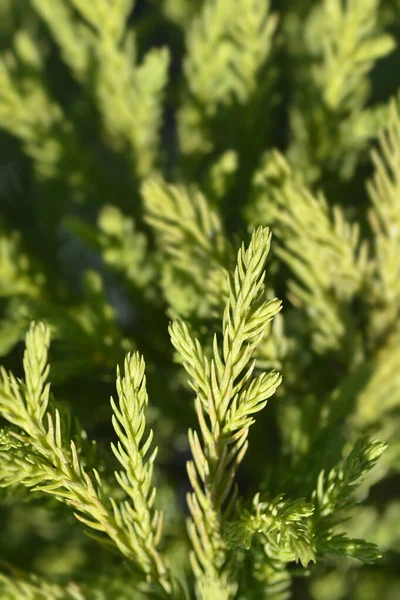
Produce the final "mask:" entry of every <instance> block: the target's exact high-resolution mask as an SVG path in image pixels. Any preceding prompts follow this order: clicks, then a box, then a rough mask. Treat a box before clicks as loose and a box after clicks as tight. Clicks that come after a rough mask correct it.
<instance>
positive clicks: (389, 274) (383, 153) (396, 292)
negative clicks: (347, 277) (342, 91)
mask: <svg viewBox="0 0 400 600" xmlns="http://www.w3.org/2000/svg"><path fill="white" fill-rule="evenodd" d="M372 161H373V164H374V167H375V173H374V177H373V179H372V180H371V181H370V182H369V184H368V192H369V195H370V197H371V200H372V204H373V207H372V210H371V211H370V221H371V224H372V228H373V232H374V234H375V264H374V267H375V268H374V274H375V281H374V287H373V296H374V300H375V302H376V305H377V308H378V314H377V315H376V317H375V319H376V323H375V324H374V325H375V327H376V328H377V329H378V332H379V331H381V332H382V330H383V331H385V330H387V329H388V328H390V327H392V326H393V325H394V324H395V322H396V319H397V316H398V308H397V307H398V304H399V300H400V116H399V111H398V108H397V106H396V104H395V102H392V104H391V107H390V116H389V119H388V123H387V126H386V127H385V129H384V130H383V131H382V132H381V134H380V137H379V149H378V150H374V151H373V153H372Z"/></svg>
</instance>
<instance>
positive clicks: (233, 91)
mask: <svg viewBox="0 0 400 600" xmlns="http://www.w3.org/2000/svg"><path fill="white" fill-rule="evenodd" d="M399 42H400V2H399V1H398V0H381V1H379V0H347V1H343V2H342V1H340V0H284V1H283V0H281V1H278V0H276V2H271V3H269V2H268V1H267V0H263V1H261V0H254V1H251V0H236V1H235V2H234V3H232V2H229V0H225V1H224V0H218V1H217V0H137V2H136V3H134V2H132V0H114V1H113V2H112V1H111V0H110V1H108V0H96V1H93V2H88V1H87V0H0V50H1V54H0V311H1V313H0V355H1V361H2V363H3V364H4V365H6V367H7V368H11V369H12V370H13V371H14V372H15V373H20V372H21V364H22V361H21V358H22V351H23V344H22V340H23V336H24V333H25V331H26V329H27V326H28V323H29V322H30V320H32V319H45V320H46V321H47V322H48V323H49V324H50V326H51V328H52V332H53V339H54V340H55V341H54V343H53V345H52V351H51V353H52V354H51V359H52V371H51V381H52V385H53V391H54V394H55V396H56V397H57V399H58V402H59V403H61V404H62V405H64V406H65V409H66V410H67V409H69V410H71V412H72V414H73V415H74V416H76V417H77V418H78V419H79V421H80V422H81V423H82V425H83V427H84V429H85V430H86V432H87V436H88V438H89V439H96V440H97V441H98V447H99V450H98V451H99V453H100V455H101V456H103V455H104V457H103V460H104V462H105V463H107V461H111V463H112V459H111V458H110V456H108V454H107V452H105V451H104V448H105V447H107V446H108V445H109V442H110V440H112V439H113V433H112V431H111V426H110V406H109V397H110V395H111V393H113V390H114V385H115V384H114V381H115V367H116V365H117V363H121V361H122V359H123V356H124V354H125V352H126V351H128V350H131V349H135V348H137V349H139V350H140V351H141V352H142V353H143V354H144V356H145V358H146V363H147V370H148V387H149V396H150V404H151V406H152V409H151V410H152V412H151V413H150V422H151V425H152V426H154V428H155V430H156V436H157V443H158V444H159V446H160V462H159V465H160V469H159V472H158V473H157V478H158V480H159V481H158V486H159V489H160V490H161V492H160V493H159V496H158V501H159V503H160V504H162V506H163V508H164V510H166V512H167V525H166V535H167V539H168V532H173V531H176V530H182V531H183V529H184V523H183V518H182V517H177V515H178V514H181V515H182V514H183V512H184V511H185V508H183V509H182V507H184V505H185V501H184V496H185V493H186V492H187V485H188V484H187V483H186V474H185V462H186V459H187V457H188V448H187V442H186V435H185V434H186V431H187V428H188V427H189V425H190V424H191V422H192V419H193V415H194V411H193V408H192V400H191V397H190V391H189V389H188V386H187V384H186V380H185V377H184V375H183V373H182V371H181V370H180V368H179V365H176V364H174V356H173V352H172V347H171V345H170V343H169V338H168V333H167V325H168V321H169V319H170V318H173V317H175V316H181V317H184V318H185V319H186V320H188V321H190V322H191V325H192V327H193V329H194V330H195V331H196V333H197V335H198V336H199V337H200V339H202V340H205V339H207V337H208V336H207V334H208V333H209V332H210V331H215V330H216V328H217V327H218V326H219V325H218V321H217V317H218V316H219V315H220V312H221V310H220V309H221V306H223V304H224V299H225V297H226V289H225V288H226V283H225V281H226V280H225V274H226V271H227V270H228V269H231V268H232V266H233V265H234V258H235V254H236V251H237V248H238V247H239V245H240V243H241V241H242V240H248V239H249V235H250V232H251V231H252V230H253V229H254V228H255V227H256V226H258V225H270V226H271V228H272V231H273V235H274V238H273V240H274V241H273V246H272V248H273V258H272V260H271V261H270V266H269V271H268V285H269V287H270V289H271V294H272V293H273V291H274V293H276V294H277V295H278V297H280V298H283V300H284V311H283V316H278V317H277V319H276V320H275V321H274V325H273V327H272V330H271V331H270V335H269V336H268V337H267V338H266V340H265V342H264V344H263V347H262V350H261V351H260V352H259V354H258V356H257V367H258V368H270V367H275V368H278V369H279V370H281V372H282V373H283V376H284V384H283V386H282V390H281V391H280V392H279V395H278V398H277V399H276V400H274V401H273V402H271V403H270V405H269V407H268V411H265V414H264V413H262V415H261V416H260V418H259V419H258V420H257V422H256V425H255V426H254V431H253V432H252V434H251V443H250V449H249V456H248V459H247V462H246V467H244V468H242V471H241V472H240V473H239V477H240V480H241V486H242V489H243V490H244V491H245V492H251V491H253V490H254V485H255V483H256V482H257V481H259V478H261V479H262V481H263V482H264V485H265V488H268V489H271V490H276V492H277V493H278V492H279V493H280V492H282V491H286V492H287V493H289V492H291V491H295V493H298V494H300V495H301V494H304V493H306V492H304V491H303V489H306V487H307V485H308V484H309V482H310V481H311V479H312V477H313V474H315V473H318V472H319V471H320V469H321V468H324V469H326V470H329V469H330V468H331V467H332V466H333V465H335V464H336V462H337V460H338V458H339V457H340V456H341V454H342V452H343V451H346V449H347V448H348V447H349V444H350V443H351V442H352V441H353V440H354V439H355V437H356V436H357V435H359V434H360V433H367V434H371V435H374V436H376V437H378V438H379V439H383V440H385V441H387V442H388V443H389V450H388V451H387V452H386V453H385V455H384V457H383V459H382V460H381V462H380V464H379V465H378V466H377V467H376V468H375V470H374V471H373V475H372V476H371V478H369V479H368V480H367V482H366V483H365V484H364V486H363V487H362V489H361V491H360V493H359V497H360V499H363V500H364V503H363V505H362V507H360V508H358V509H357V510H356V513H355V517H354V518H353V519H352V521H351V522H350V525H349V527H350V528H351V532H352V535H353V536H354V537H356V538H363V537H366V539H368V540H369V541H372V542H375V543H377V544H378V545H379V546H380V548H381V551H382V552H383V558H382V559H381V560H380V561H379V562H378V563H377V564H376V565H374V566H367V567H363V569H359V567H358V565H357V564H355V561H354V564H353V562H352V563H351V564H350V565H349V564H348V563H346V564H342V563H341V562H340V561H337V560H336V561H335V560H332V561H331V562H327V563H326V565H325V566H323V567H321V566H318V568H315V569H311V572H310V574H308V575H309V576H307V577H301V578H297V579H296V578H295V579H294V584H293V589H292V597H293V598H295V599H296V598H298V599H301V600H307V599H310V600H311V599H312V600H314V599H315V600H325V599H326V600H328V599H329V600H350V599H352V600H354V599H357V600H358V599H360V600H361V599H362V600H368V599H369V598H370V599H371V600H372V599H375V598H377V597H378V595H379V597H380V598H381V599H382V600H392V599H395V598H396V599H397V598H398V597H400V577H399V574H398V561H399V553H400V500H399V489H400V478H399V469H400V436H399V433H398V432H399V426H400V414H399V406H400V342H399V339H400V330H399V325H398V316H399V309H400V288H399V281H400V233H399V232H400V125H399V122H400V121H399V117H398V105H399V96H398V89H399V87H400V46H399ZM385 128H386V133H385V134H380V133H379V132H380V131H382V129H385ZM379 135H381V137H380V142H379V141H378V138H379ZM373 148H374V153H373V156H372V158H371V149H373ZM367 181H369V182H370V183H369V184H368V185H366V182H367ZM1 499H2V502H1V514H0V519H1V521H2V523H3V525H2V527H1V530H0V560H1V568H2V570H3V571H4V572H6V573H13V574H18V573H19V572H27V573H29V572H34V573H36V574H38V576H43V577H49V578H50V579H51V580H52V581H54V582H58V583H59V584H60V585H64V584H66V582H69V581H73V580H74V579H75V578H79V579H82V575H83V574H84V576H85V578H86V580H87V581H88V582H91V581H92V580H93V579H95V580H96V581H95V585H94V588H96V586H97V588H98V590H99V591H98V595H95V592H93V596H90V595H88V596H85V595H84V596H82V597H90V598H91V597H93V598H102V597H105V598H116V599H117V598H121V599H123V598H133V597H139V596H138V595H135V596H133V595H132V592H130V594H131V595H125V594H126V589H127V587H128V586H130V588H131V589H132V585H133V586H134V584H132V581H134V574H131V573H130V572H129V571H127V570H126V569H125V568H124V567H123V566H122V565H121V562H120V559H119V558H118V557H113V555H111V554H109V553H108V552H107V551H106V550H99V549H98V547H97V545H96V546H94V542H93V541H92V540H91V539H90V538H88V537H86V536H84V535H83V534H82V532H81V530H80V527H79V526H78V524H77V523H75V522H74V519H73V517H72V516H71V515H69V513H68V511H67V510H66V509H65V508H63V507H60V506H58V505H55V503H53V502H50V501H49V502H48V504H47V505H43V503H42V502H40V503H39V502H38V499H37V498H36V496H35V494H34V493H30V494H28V493H22V492H21V494H20V495H15V493H14V494H13V495H11V496H10V495H9V494H8V493H6V492H1ZM177 507H179V508H180V512H179V511H178V509H177ZM94 548H96V550H94ZM168 551H169V553H170V556H171V558H172V560H174V563H175V564H177V565H180V568H181V569H182V570H185V569H186V568H187V557H186V546H185V544H184V543H182V544H172V543H171V544H170V548H169V549H168ZM103 569H104V572H107V573H110V577H108V580H107V582H102V581H101V579H99V578H98V573H99V572H101V571H102V570H103ZM0 585H1V580H0ZM55 585H56V584H55ZM107 586H109V588H107ZM94 588H93V589H94ZM4 589H5V588H4ZM21 589H22V588H21ZM71 589H72V588H71ZM91 589H92V588H91ZM6 593H9V594H10V597H15V596H12V595H11V592H7V590H5V591H4V596H3V597H4V598H6V597H7V596H6ZM20 593H21V594H22V595H21V596H20V597H21V598H22V597H25V596H24V595H23V594H24V593H25V594H27V592H26V591H25V592H24V591H21V592H20ZM72 593H74V594H75V596H72V595H71V597H75V598H79V597H81V596H79V594H80V593H82V594H84V593H85V590H84V587H83V588H82V589H80V588H79V586H77V587H76V589H75V590H74V589H72V592H71V594H72ZM90 593H92V592H90ZM96 593H97V592H96ZM101 593H103V594H105V595H104V596H101ZM49 594H50V595H49V597H54V598H57V597H64V596H57V594H58V592H57V590H56V588H54V590H53V591H50V592H49ZM51 594H53V595H51ZM88 594H89V592H88ZM26 597H27V598H28V597H30V596H28V595H26ZM32 597H33V596H32ZM38 597H42V596H38ZM44 597H47V596H44ZM68 597H69V596H68ZM267 597H276V598H278V597H281V596H278V595H277V596H272V595H271V596H267ZM282 597H284V596H282Z"/></svg>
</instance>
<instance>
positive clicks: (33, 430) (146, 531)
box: [0, 323, 171, 593]
mask: <svg viewBox="0 0 400 600" xmlns="http://www.w3.org/2000/svg"><path fill="white" fill-rule="evenodd" d="M49 343H50V331H49V329H48V328H47V327H46V326H45V325H44V324H43V323H38V324H32V325H31V327H30V329H29V332H28V334H27V336H26V350H25V354H24V370H25V381H20V380H17V379H16V378H15V377H14V375H13V374H12V373H7V372H6V371H5V370H4V369H3V368H2V369H1V380H0V414H1V416H2V417H3V418H5V419H6V420H7V421H8V422H9V423H10V424H12V425H13V426H14V427H16V428H18V429H19V430H20V433H19V432H16V431H14V430H11V431H9V432H7V433H6V434H5V435H3V438H4V439H2V440H1V447H0V486H1V487H6V486H10V485H16V484H22V485H25V486H27V487H28V488H32V489H33V490H36V491H39V490H41V491H43V492H45V493H47V494H51V495H53V496H54V497H55V498H57V499H58V500H60V501H62V502H65V503H66V504H68V505H69V506H72V507H73V508H74V509H75V511H76V513H75V516H76V518H77V519H78V520H80V521H82V522H83V523H85V524H86V525H88V526H89V527H91V528H92V529H95V530H96V531H99V532H101V533H103V534H106V535H107V536H108V537H109V538H110V539H111V540H112V542H113V543H114V544H115V546H117V548H118V549H119V550H120V552H121V553H122V554H123V555H124V556H126V557H127V558H128V559H129V560H132V561H133V562H134V563H135V564H136V565H137V566H138V567H139V569H140V570H141V571H142V573H143V575H144V576H145V578H146V580H147V581H148V582H149V583H152V584H155V585H157V586H160V587H161V588H162V589H163V590H164V591H165V592H167V593H169V592H170V591H171V583H170V580H169V575H168V572H167V567H166V565H165V562H164V560H163V559H162V557H161V555H160V554H159V552H158V551H157V544H158V542H159V539H160V535H161V523H162V520H161V516H160V514H159V513H158V512H157V511H154V510H153V508H152V504H153V501H154V496H155V490H154V488H153V486H152V471H153V467H152V465H153V461H154V458H155V452H153V454H152V455H151V456H150V457H149V458H147V459H146V453H147V452H148V450H149V448H150V445H151V440H152V434H151V433H150V435H149V436H148V437H147V439H146V441H145V442H144V443H143V444H142V437H143V434H144V429H145V425H146V422H145V415H144V410H145V408H146V406H147V393H146V387H145V378H144V362H143V359H141V357H140V356H139V355H138V354H134V355H128V356H127V358H126V360H125V373H124V376H122V377H121V375H120V374H118V380H117V391H118V396H119V405H117V404H116V402H115V401H113V400H112V407H113V410H114V416H113V425H114V428H115V430H116V433H117V435H118V438H119V442H118V443H117V445H116V446H113V450H114V453H115V455H116V457H117V458H118V460H119V461H120V463H121V465H122V466H123V468H124V470H123V471H121V472H119V473H117V474H116V478H117V481H118V483H119V484H120V486H121V488H122V489H123V490H124V492H125V494H126V496H127V498H126V499H125V500H123V501H120V500H114V499H113V498H110V502H111V504H109V502H108V500H107V498H106V497H105V496H104V490H105V489H106V488H105V486H104V483H103V482H102V480H101V478H100V475H99V473H98V472H97V471H96V470H95V469H93V470H91V471H90V472H89V471H88V470H87V468H86V467H85V457H82V456H80V452H79V451H78V449H77V445H76V444H75V442H74V441H72V440H71V441H70V442H69V445H68V444H65V442H64V439H63V437H65V436H63V433H64V430H65V424H64V423H62V421H61V418H60V414H59V412H58V410H57V409H55V410H54V411H52V410H50V409H49V393H50V384H49V383H48V382H47V377H48V374H49V365H48V361H47V356H48V349H49Z"/></svg>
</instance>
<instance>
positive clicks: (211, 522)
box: [170, 228, 281, 600]
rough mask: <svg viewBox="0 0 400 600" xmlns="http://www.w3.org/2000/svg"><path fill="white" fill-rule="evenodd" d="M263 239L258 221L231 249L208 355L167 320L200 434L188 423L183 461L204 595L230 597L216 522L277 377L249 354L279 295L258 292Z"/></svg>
mask: <svg viewBox="0 0 400 600" xmlns="http://www.w3.org/2000/svg"><path fill="white" fill-rule="evenodd" d="M270 239H271V236H270V233H269V231H268V229H266V228H259V229H258V230H257V231H256V232H255V233H254V234H253V236H252V239H251V242H250V244H249V247H248V248H247V250H246V249H245V248H244V246H242V248H241V249H240V250H239V253H238V259H237V267H236V270H235V274H234V277H233V278H232V280H231V281H230V282H229V299H228V301H227V303H226V307H225V311H224V316H223V321H222V330H223V345H222V349H220V348H219V347H218V341H217V338H216V337H215V338H214V343H213V352H212V357H211V358H208V357H207V356H206V355H205V353H204V351H203V349H202V347H201V345H200V343H199V342H198V340H196V339H193V338H192V337H191V334H190V332H189V329H188V327H187V325H186V324H185V323H183V322H180V321H176V322H174V323H173V324H172V325H171V327H170V333H171V339H172V343H173V345H174V346H175V348H176V349H177V351H178V352H179V354H180V356H181V359H182V361H183V364H184V367H185V369H186V371H187V372H188V374H189V375H190V378H191V381H190V383H191V385H192V387H193V389H194V391H195V392H196V400H195V408H196V413H197V416H198V420H199V426H200V431H201V437H202V441H200V437H199V435H198V434H197V432H195V431H193V430H190V431H189V443H190V448H191V451H192V455H193V461H191V462H189V463H188V474H189V478H190V482H191V484H192V487H193V490H194V491H193V493H192V494H190V495H189V497H188V504H189V508H190V512H191V515H192V520H191V522H190V523H189V535H190V538H191V542H192V545H193V549H194V552H193V553H192V566H193V570H194V573H195V575H196V578H197V584H198V590H199V594H200V597H201V598H204V600H205V599H206V598H210V597H211V594H217V593H218V594H219V595H220V596H219V597H220V598H226V599H229V598H232V597H234V594H235V590H236V582H235V580H234V576H233V574H232V572H231V568H230V566H229V565H228V564H227V548H226V542H225V540H224V538H223V532H222V528H223V523H224V521H225V520H226V519H227V518H228V516H229V514H230V513H231V512H232V510H233V506H234V503H235V500H236V498H237V489H236V488H235V490H234V491H233V493H232V488H233V486H234V479H235V474H236V471H237V469H238V466H239V464H240V462H241V460H242V458H243V456H244V454H245V452H246V449H247V444H248V442H247V437H248V433H249V428H250V426H251V425H252V423H253V422H254V418H253V415H254V414H255V413H256V412H258V411H259V410H262V408H264V407H265V405H266V403H267V399H268V398H269V397H270V396H271V395H272V394H273V393H274V392H275V390H276V388H277V387H278V385H279V384H280V381H281V376H280V375H279V374H278V373H276V372H274V371H272V372H270V373H269V374H265V373H262V374H261V375H259V376H257V377H253V370H254V365H255V361H254V358H253V354H254V352H255V350H256V347H257V345H258V344H259V343H260V342H261V340H262V338H263V337H264V335H265V332H266V327H267V325H268V323H269V322H270V320H271V319H272V318H273V317H274V315H276V314H277V313H278V312H279V310H280V308H281V303H280V301H279V300H277V299H273V300H266V298H265V287H264V277H265V262H266V258H267V255H268V251H269V247H270Z"/></svg>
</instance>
